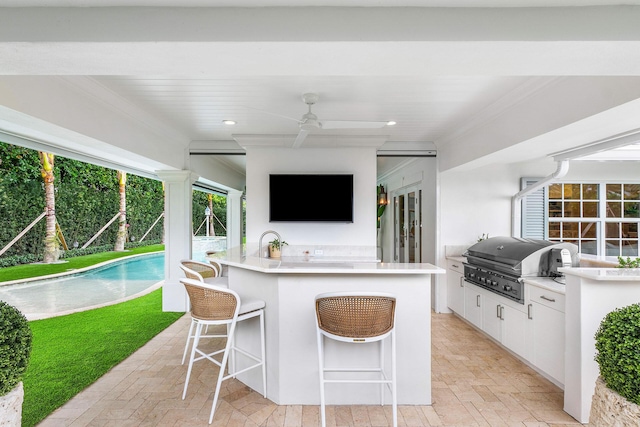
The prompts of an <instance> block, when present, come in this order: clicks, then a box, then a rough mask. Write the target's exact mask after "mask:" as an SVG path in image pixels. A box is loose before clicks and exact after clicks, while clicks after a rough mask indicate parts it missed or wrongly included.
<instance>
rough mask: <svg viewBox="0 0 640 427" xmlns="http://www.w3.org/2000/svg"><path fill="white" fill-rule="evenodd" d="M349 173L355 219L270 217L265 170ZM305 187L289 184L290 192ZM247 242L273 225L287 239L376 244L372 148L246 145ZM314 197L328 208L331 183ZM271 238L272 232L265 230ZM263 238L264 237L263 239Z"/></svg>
mask: <svg viewBox="0 0 640 427" xmlns="http://www.w3.org/2000/svg"><path fill="white" fill-rule="evenodd" d="M271 173H281V174H285V173H300V174H305V173H306V174H310V173H320V174H322V173H352V174H353V186H354V189H353V190H354V202H353V206H354V221H353V223H309V222H301V223H290V222H274V223H270V222H269V174H271ZM299 191H304V189H303V188H298V187H296V185H295V183H292V185H291V197H292V198H295V197H296V193H297V192H299ZM246 197H247V242H258V240H259V238H260V235H261V234H262V233H263V232H264V231H266V230H275V231H277V232H278V233H279V234H280V235H281V236H282V239H283V240H285V241H287V242H288V243H289V244H290V245H349V246H371V247H375V245H376V148H375V147H364V148H299V149H295V148H279V147H278V148H274V147H247V196H246ZM318 197H322V198H325V199H326V201H327V209H331V188H327V189H326V191H324V192H323V193H322V194H318ZM267 237H268V238H269V240H271V239H272V238H273V236H267ZM263 243H264V242H263Z"/></svg>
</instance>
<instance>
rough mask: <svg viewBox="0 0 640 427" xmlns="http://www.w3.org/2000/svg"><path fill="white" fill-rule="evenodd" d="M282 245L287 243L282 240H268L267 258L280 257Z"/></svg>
mask: <svg viewBox="0 0 640 427" xmlns="http://www.w3.org/2000/svg"><path fill="white" fill-rule="evenodd" d="M284 245H288V243H287V242H285V241H284V240H282V241H280V240H278V239H274V240H272V241H270V242H269V258H280V256H281V255H282V254H281V250H282V247H283V246H284Z"/></svg>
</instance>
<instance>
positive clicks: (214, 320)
mask: <svg viewBox="0 0 640 427" xmlns="http://www.w3.org/2000/svg"><path fill="white" fill-rule="evenodd" d="M180 282H181V283H182V284H183V285H184V287H185V288H186V290H187V293H188V294H189V300H190V301H191V315H192V317H193V318H194V319H195V322H196V333H195V338H194V341H193V347H192V348H191V357H190V358H189V368H188V369H187V378H186V380H185V383H184V391H183V392H182V399H183V400H184V398H185V397H186V395H187V387H188V385H189V377H190V376H191V368H192V367H193V363H194V362H197V361H199V360H203V359H207V360H209V361H210V362H213V363H214V364H216V365H217V366H218V367H219V368H220V372H219V373H218V380H217V382H216V391H215V394H214V396H213V405H212V406H211V414H210V415H209V424H211V422H212V421H213V416H214V414H215V411H216V404H217V403H218V396H219V394H220V386H221V385H222V382H223V381H224V380H227V379H229V378H232V377H235V376H237V375H239V374H241V373H243V372H246V371H248V370H250V369H254V368H262V385H263V391H262V395H263V396H264V397H265V398H266V397H267V372H266V369H265V338H264V306H265V302H264V301H262V300H258V299H254V298H245V299H244V300H241V299H240V296H239V295H238V294H237V293H236V292H234V291H233V290H231V289H227V288H222V287H219V286H215V285H208V284H206V283H202V282H199V281H196V280H193V279H182V280H180ZM254 317H259V319H260V356H259V357H258V356H255V355H253V354H251V353H249V352H247V351H245V350H243V349H241V348H238V347H237V346H236V345H235V343H234V341H235V340H234V333H235V331H236V324H237V322H241V321H243V320H247V319H251V318H254ZM208 325H227V326H228V328H227V329H228V336H227V343H226V345H225V348H224V349H222V350H217V351H214V352H212V353H207V352H205V351H203V350H201V349H199V348H198V344H199V342H200V338H201V337H202V328H203V327H205V326H208ZM231 354H234V359H237V358H238V354H240V355H242V356H243V358H245V359H250V360H251V361H252V362H255V363H253V364H251V365H250V366H248V367H244V368H242V369H240V370H237V371H236V370H235V366H227V361H228V360H229V357H230V355H231ZM220 355H222V359H221V360H220V361H219V360H218V359H216V358H215V356H218V357H219V356H220ZM225 368H228V369H227V371H228V373H227V375H225Z"/></svg>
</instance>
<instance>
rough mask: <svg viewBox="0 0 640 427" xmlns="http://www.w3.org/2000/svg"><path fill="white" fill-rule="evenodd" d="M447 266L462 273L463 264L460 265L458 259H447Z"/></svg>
mask: <svg viewBox="0 0 640 427" xmlns="http://www.w3.org/2000/svg"><path fill="white" fill-rule="evenodd" d="M447 268H448V269H449V270H453V271H456V272H458V273H460V274H464V265H462V263H461V262H460V261H453V260H448V261H447Z"/></svg>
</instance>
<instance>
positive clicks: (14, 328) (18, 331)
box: [0, 301, 32, 427]
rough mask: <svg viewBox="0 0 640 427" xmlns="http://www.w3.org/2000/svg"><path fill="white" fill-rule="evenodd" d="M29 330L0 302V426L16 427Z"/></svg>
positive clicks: (14, 310) (17, 314) (21, 317)
mask: <svg viewBox="0 0 640 427" xmlns="http://www.w3.org/2000/svg"><path fill="white" fill-rule="evenodd" d="M31 340H32V336H31V328H30V327H29V323H28V322H27V319H26V318H25V317H24V315H23V314H22V313H21V312H20V311H19V310H18V309H17V308H15V307H14V306H12V305H9V304H7V303H6V302H4V301H0V425H1V426H3V427H4V426H20V424H21V423H22V401H23V399H24V390H23V388H22V376H23V375H24V373H25V371H26V370H27V365H28V364H29V356H30V355H31Z"/></svg>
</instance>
